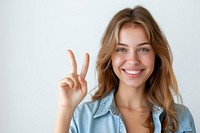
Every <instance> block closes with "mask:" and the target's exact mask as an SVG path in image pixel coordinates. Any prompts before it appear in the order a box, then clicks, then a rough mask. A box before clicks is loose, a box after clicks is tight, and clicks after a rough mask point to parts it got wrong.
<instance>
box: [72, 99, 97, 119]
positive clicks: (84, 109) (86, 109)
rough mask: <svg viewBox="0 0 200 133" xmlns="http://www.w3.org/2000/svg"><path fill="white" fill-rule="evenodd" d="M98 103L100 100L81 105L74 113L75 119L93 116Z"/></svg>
mask: <svg viewBox="0 0 200 133" xmlns="http://www.w3.org/2000/svg"><path fill="white" fill-rule="evenodd" d="M99 103H100V100H96V101H90V102H84V103H81V104H80V105H79V106H78V107H77V108H76V110H75V112H74V115H75V117H80V116H82V117H87V116H90V117H91V116H93V115H94V114H95V113H96V111H97V109H98V107H99ZM82 114H84V115H82Z"/></svg>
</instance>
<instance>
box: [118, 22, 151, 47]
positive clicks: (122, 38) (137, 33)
mask: <svg viewBox="0 0 200 133" xmlns="http://www.w3.org/2000/svg"><path fill="white" fill-rule="evenodd" d="M118 41H119V43H123V44H127V45H128V44H140V43H144V42H149V39H148V37H147V34H146V32H145V30H144V28H143V27H142V26H141V25H139V24H126V25H123V26H122V27H121V28H120V30H119V33H118Z"/></svg>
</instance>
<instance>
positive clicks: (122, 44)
mask: <svg viewBox="0 0 200 133" xmlns="http://www.w3.org/2000/svg"><path fill="white" fill-rule="evenodd" d="M146 44H149V45H150V44H151V43H150V42H143V43H139V44H138V45H137V46H142V45H146ZM118 45H121V46H126V47H127V46H128V45H127V44H124V43H118Z"/></svg>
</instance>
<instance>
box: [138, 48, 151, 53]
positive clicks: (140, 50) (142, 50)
mask: <svg viewBox="0 0 200 133" xmlns="http://www.w3.org/2000/svg"><path fill="white" fill-rule="evenodd" d="M148 51H150V49H148V48H139V49H138V52H142V53H145V52H148Z"/></svg>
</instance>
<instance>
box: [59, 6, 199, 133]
mask: <svg viewBox="0 0 200 133" xmlns="http://www.w3.org/2000/svg"><path fill="white" fill-rule="evenodd" d="M68 54H69V56H70V59H71V69H72V70H71V71H72V73H71V74H69V75H68V76H67V77H66V78H64V79H63V80H61V81H60V83H59V90H60V96H59V97H60V100H59V107H58V114H57V121H56V128H55V133H67V132H71V133H78V132H80V133H126V132H128V133H153V132H154V133H160V132H167V133H169V132H175V133H182V132H192V133H195V132H196V131H195V126H194V121H193V117H192V115H191V113H190V111H189V110H188V109H187V107H185V106H183V105H180V104H176V103H175V102H174V99H173V96H177V97H179V94H178V86H177V82H176V78H175V76H174V72H173V69H172V59H171V58H172V55H171V51H170V48H169V45H168V42H167V40H166V38H165V36H164V35H163V33H162V32H161V30H160V28H159V26H158V25H157V23H156V21H155V20H154V19H153V17H152V16H151V14H150V13H149V12H148V11H147V10H146V9H145V8H143V7H141V6H137V7H135V8H134V9H130V8H126V9H123V10H121V11H119V12H118V13H117V14H116V15H115V16H114V17H113V19H112V20H111V22H110V23H109V25H108V27H107V29H106V31H105V33H104V35H103V38H102V42H101V48H100V50H99V54H98V58H97V64H96V67H97V73H98V90H97V92H96V93H95V94H94V96H93V97H92V98H93V100H92V102H86V103H83V104H81V105H79V106H78V104H79V103H80V102H81V100H82V99H83V98H84V96H85V95H86V93H87V82H86V81H85V76H86V73H87V70H88V65H89V54H86V55H85V61H84V64H83V67H82V71H81V72H80V73H79V74H78V73H77V64H76V60H75V57H74V55H73V52H72V51H70V50H69V51H68ZM77 106H78V107H77Z"/></svg>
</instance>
